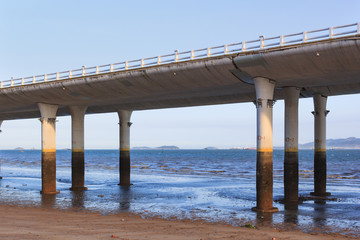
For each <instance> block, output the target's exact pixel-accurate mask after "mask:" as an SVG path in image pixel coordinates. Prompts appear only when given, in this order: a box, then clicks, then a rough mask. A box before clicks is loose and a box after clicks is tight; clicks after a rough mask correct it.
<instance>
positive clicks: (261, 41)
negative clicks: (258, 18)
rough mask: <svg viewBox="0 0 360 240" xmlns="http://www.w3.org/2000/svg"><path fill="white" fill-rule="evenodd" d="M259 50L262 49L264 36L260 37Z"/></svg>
mask: <svg viewBox="0 0 360 240" xmlns="http://www.w3.org/2000/svg"><path fill="white" fill-rule="evenodd" d="M259 41H260V49H264V36H260V39H259Z"/></svg>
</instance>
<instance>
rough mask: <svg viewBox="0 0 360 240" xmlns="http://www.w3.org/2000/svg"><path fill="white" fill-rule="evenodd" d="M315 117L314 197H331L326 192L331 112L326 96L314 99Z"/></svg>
mask: <svg viewBox="0 0 360 240" xmlns="http://www.w3.org/2000/svg"><path fill="white" fill-rule="evenodd" d="M313 99H314V111H313V112H312V114H313V115H314V117H315V127H314V130H315V139H314V144H315V148H314V152H315V156H314V192H312V193H311V195H314V196H330V193H328V192H326V116H327V114H328V113H329V111H327V110H326V100H327V97H326V96H322V95H320V94H316V95H315V96H314V97H313Z"/></svg>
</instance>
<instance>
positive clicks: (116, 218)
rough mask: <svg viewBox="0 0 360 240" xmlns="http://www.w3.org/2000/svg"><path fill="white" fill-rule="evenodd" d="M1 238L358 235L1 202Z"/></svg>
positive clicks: (277, 239)
mask: <svg viewBox="0 0 360 240" xmlns="http://www.w3.org/2000/svg"><path fill="white" fill-rule="evenodd" d="M0 213H1V221H0V239H14V240H16V239H52V240H54V239H87V240H88V239H123V240H130V239H170V240H172V239H197V240H200V239H202V240H208V239H242V240H243V239H249V240H254V239H262V240H266V239H269V240H273V239H275V240H280V239H302V240H312V239H314V240H315V239H355V238H352V237H349V236H342V235H341V234H338V233H336V234H321V233H319V234H307V233H303V232H301V231H297V230H286V229H277V228H271V227H260V228H256V229H251V228H246V227H235V226H231V225H226V224H221V223H205V222H202V221H191V220H164V219H159V218H152V219H144V218H141V217H140V216H137V215H133V214H129V213H120V214H110V215H101V214H98V213H94V212H88V211H74V210H61V209H54V208H37V207H19V206H9V205H0Z"/></svg>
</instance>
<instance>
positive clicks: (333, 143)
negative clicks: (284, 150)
mask: <svg viewBox="0 0 360 240" xmlns="http://www.w3.org/2000/svg"><path fill="white" fill-rule="evenodd" d="M299 148H301V149H312V148H314V142H309V143H305V144H299ZM326 148H328V149H330V148H334V149H360V138H355V137H349V138H341V139H327V140H326Z"/></svg>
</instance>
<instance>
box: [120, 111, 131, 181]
mask: <svg viewBox="0 0 360 240" xmlns="http://www.w3.org/2000/svg"><path fill="white" fill-rule="evenodd" d="M131 113H132V111H129V110H118V114H119V119H120V123H119V124H120V158H119V166H120V169H119V173H120V183H119V185H121V186H130V126H131V124H132V123H131V122H130V117H131Z"/></svg>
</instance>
